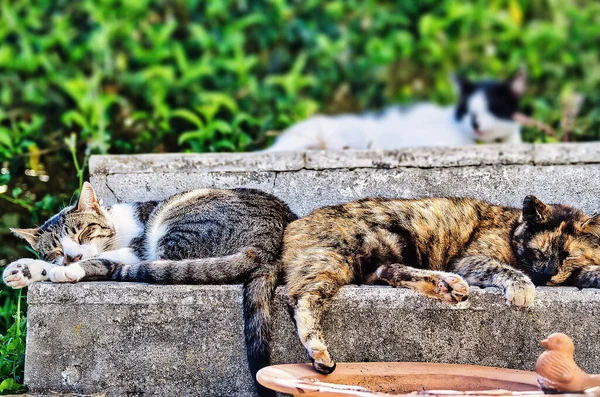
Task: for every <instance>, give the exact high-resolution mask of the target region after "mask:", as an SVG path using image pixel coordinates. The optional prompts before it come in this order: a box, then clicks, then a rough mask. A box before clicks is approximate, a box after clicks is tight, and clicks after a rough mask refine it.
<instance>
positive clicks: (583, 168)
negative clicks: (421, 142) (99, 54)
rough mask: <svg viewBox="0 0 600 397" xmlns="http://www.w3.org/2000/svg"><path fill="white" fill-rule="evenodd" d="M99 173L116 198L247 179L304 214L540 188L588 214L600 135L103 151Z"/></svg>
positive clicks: (98, 181)
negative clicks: (313, 148)
mask: <svg viewBox="0 0 600 397" xmlns="http://www.w3.org/2000/svg"><path fill="white" fill-rule="evenodd" d="M269 164H271V166H269ZM244 169H245V170H244ZM90 172H91V175H92V183H93V184H94V186H95V187H96V188H97V189H98V193H99V195H100V196H102V197H104V199H105V202H106V203H107V204H112V203H114V202H116V201H143V200H149V199H161V198H166V197H168V196H170V195H172V194H174V193H177V192H181V191H185V190H189V189H193V188H199V187H225V188H231V187H239V186H243V187H254V188H258V189H262V190H265V191H268V192H271V193H274V194H276V195H277V196H279V197H281V198H282V199H283V200H285V201H286V202H287V203H288V204H290V207H291V208H292V209H293V210H294V211H296V212H297V213H298V215H306V214H307V213H308V212H310V211H312V210H313V209H315V208H317V207H320V206H323V205H331V204H338V203H342V202H345V201H349V200H354V199H358V198H362V197H366V196H387V197H418V196H472V197H476V198H481V199H485V200H489V201H491V202H493V203H496V204H503V205H513V206H520V205H521V203H522V201H523V198H524V197H525V196H526V195H528V194H535V195H537V196H538V197H539V198H540V199H542V200H545V201H548V202H563V203H571V204H574V205H578V206H579V207H581V208H582V209H583V210H584V211H587V212H589V213H593V212H596V211H598V210H599V209H600V182H599V181H600V178H599V176H600V144H598V143H586V144H556V145H527V144H526V145H513V146H500V145H498V146H494V145H479V146H471V147H464V148H429V149H412V150H397V151H341V152H319V151H317V152H307V153H304V154H299V153H277V154H272V153H246V154H197V155H194V154H169V155H140V156H94V157H92V159H91V161H90Z"/></svg>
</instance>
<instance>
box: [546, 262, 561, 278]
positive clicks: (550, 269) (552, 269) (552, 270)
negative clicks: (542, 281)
mask: <svg viewBox="0 0 600 397" xmlns="http://www.w3.org/2000/svg"><path fill="white" fill-rule="evenodd" d="M544 274H545V275H546V276H556V274H558V268H557V267H556V266H555V265H554V263H548V264H547V265H546V267H545V268H544Z"/></svg>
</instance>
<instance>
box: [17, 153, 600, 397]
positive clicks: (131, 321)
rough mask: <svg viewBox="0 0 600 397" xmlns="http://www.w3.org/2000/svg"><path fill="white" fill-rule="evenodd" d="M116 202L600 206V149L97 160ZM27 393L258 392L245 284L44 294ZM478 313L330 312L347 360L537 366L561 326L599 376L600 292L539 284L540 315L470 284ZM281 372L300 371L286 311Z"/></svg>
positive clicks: (30, 348) (36, 304) (33, 333)
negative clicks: (265, 198)
mask: <svg viewBox="0 0 600 397" xmlns="http://www.w3.org/2000/svg"><path fill="white" fill-rule="evenodd" d="M90 172H91V175H92V183H93V184H94V187H95V188H96V189H97V191H98V193H99V195H100V197H102V198H103V199H104V200H105V202H106V203H107V204H111V203H114V202H116V201H138V200H150V199H161V198H166V197H168V196H170V195H172V194H174V193H177V192H181V191H185V190H190V189H193V188H200V187H221V188H231V187H241V186H245V187H255V188H259V189H263V190H265V191H268V192H271V193H274V194H276V195H277V196H279V197H280V198H282V199H283V200H285V201H286V202H287V203H288V204H290V207H291V208H292V209H293V210H294V211H296V212H297V213H298V214H299V215H304V214H306V213H308V212H310V211H311V210H313V209H314V208H316V207H319V206H323V205H330V204H336V203H341V202H345V201H349V200H354V199H358V198H362V197H366V196H387V197H416V196H472V197H475V198H481V199H486V200H489V201H491V202H493V203H497V204H503V205H515V206H520V205H521V203H522V200H523V198H524V197H525V196H526V195H527V194H535V195H537V196H538V197H540V198H541V199H542V200H545V201H548V202H563V203H569V204H572V205H576V206H579V207H580V208H582V209H583V210H585V211H587V212H589V213H593V212H597V211H598V210H599V209H600V144H599V143H594V144H591V143H586V144H557V145H519V146H495V145H489V146H472V147H463V148H451V149H443V148H436V149H432V148H429V149H411V150H399V151H343V152H307V153H244V154H187V155H183V154H169V155H139V156H93V157H92V158H91V159H90ZM28 299H29V304H30V306H29V314H28V316H29V317H28V341H27V343H28V344H27V357H26V374H25V378H26V383H27V385H28V386H29V387H30V389H31V391H32V392H33V393H41V394H47V393H50V392H64V393H67V392H69V393H87V394H92V393H107V394H108V395H124V394H129V395H142V394H147V395H161V396H171V395H173V396H192V395H193V396H197V395H206V396H252V395H253V386H252V382H251V379H250V375H249V373H248V370H247V366H246V358H245V351H244V344H243V337H242V314H241V287H240V286H152V285H144V284H128V283H120V284H115V283H82V284H75V285H53V284H46V283H44V284H37V285H33V286H32V287H31V288H30V291H29V296H28ZM469 302H470V307H469V308H457V307H456V306H450V305H447V304H444V303H440V302H437V301H433V300H430V299H428V298H426V297H424V296H421V295H418V294H416V293H413V292H412V291H408V290H403V289H393V288H389V287H351V286H350V287H346V288H344V289H343V290H342V291H341V293H340V294H339V295H338V296H337V298H336V300H335V301H334V304H333V306H332V308H331V310H330V311H329V312H328V314H327V315H326V319H325V330H326V333H327V334H326V335H327V341H328V343H329V347H330V349H331V352H332V353H333V354H334V356H335V357H336V358H337V359H338V360H340V361H432V362H447V363H465V364H482V365H491V366H499V367H507V368H516V369H527V370H531V369H533V365H534V362H535V359H536V358H537V356H538V354H539V353H540V352H541V351H542V349H541V347H539V346H538V343H539V341H540V340H541V339H542V338H543V337H545V336H547V335H548V334H550V333H552V332H555V331H562V332H565V333H568V334H570V335H571V336H573V337H574V339H575V343H576V345H577V351H576V359H577V360H578V362H579V363H580V365H581V366H582V367H583V368H584V369H585V370H587V371H591V372H596V373H598V372H600V338H599V336H600V335H599V334H600V327H598V320H597V318H598V315H599V314H600V290H583V291H578V290H576V289H572V288H538V295H537V300H536V302H535V306H534V308H532V309H531V310H517V309H513V308H510V307H508V306H507V305H506V304H505V303H504V299H503V297H502V295H501V294H500V292H499V291H496V290H492V289H490V290H479V289H476V288H474V289H473V290H472V293H471V299H470V300H469ZM275 309H276V310H275V311H276V313H275V319H274V328H275V335H274V342H273V358H274V362H275V363H292V362H303V361H305V356H304V351H303V349H302V347H301V345H300V343H299V342H298V340H297V336H296V333H295V330H294V328H293V325H292V321H291V320H290V319H289V317H288V314H287V310H286V307H285V299H284V291H283V290H282V289H280V290H279V291H278V296H277V300H276V303H275Z"/></svg>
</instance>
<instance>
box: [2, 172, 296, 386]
mask: <svg viewBox="0 0 600 397" xmlns="http://www.w3.org/2000/svg"><path fill="white" fill-rule="evenodd" d="M296 218H297V217H296V215H294V214H293V213H292V212H291V211H290V209H289V208H288V206H287V205H286V204H285V203H283V202H282V201H280V200H279V199H277V198H276V197H274V196H272V195H270V194H268V193H264V192H262V191H259V190H254V189H233V190H222V189H199V190H192V191H190V192H187V193H181V194H177V195H174V196H172V197H170V198H169V199H167V200H164V201H151V202H141V203H130V204H116V205H114V206H113V207H112V208H110V209H104V208H102V206H101V205H100V203H99V201H98V199H97V197H96V194H95V193H94V190H93V188H92V186H91V185H90V184H89V183H87V182H86V183H85V184H84V186H83V188H82V191H81V196H80V199H79V202H78V204H77V205H76V206H71V207H67V208H65V209H63V210H62V211H61V212H60V213H58V214H57V215H55V216H53V217H52V218H50V219H49V220H48V221H47V222H46V223H44V225H42V226H41V227H39V228H35V229H14V230H12V231H13V232H14V233H15V234H16V235H18V236H20V237H22V238H24V239H25V240H27V241H28V242H29V244H31V246H32V247H33V249H35V250H36V251H37V252H38V254H39V256H40V258H41V260H35V259H20V260H18V261H16V262H13V263H11V264H9V265H8V266H7V267H6V269H5V270H4V272H3V275H2V277H3V280H4V282H5V283H6V284H7V285H8V286H10V287H13V288H22V287H25V286H27V285H29V284H31V283H33V282H36V281H45V280H52V281H54V282H61V283H62V282H77V281H87V280H119V281H142V282H149V283H159V284H231V283H244V290H243V311H244V333H245V338H246V346H247V354H248V362H249V365H250V370H251V372H252V375H253V377H254V378H255V375H256V372H257V371H258V370H259V369H260V368H262V367H264V366H266V365H268V364H269V361H270V352H269V349H268V343H269V338H270V313H271V301H272V298H273V295H274V292H275V288H276V286H277V283H278V276H279V271H280V265H279V263H278V261H279V256H280V254H281V243H282V238H283V231H284V229H285V227H286V225H287V224H288V223H290V222H292V221H293V220H295V219H296ZM257 387H258V388H259V394H260V395H261V396H274V395H275V394H274V393H273V392H270V391H268V390H267V389H265V388H263V387H262V386H260V385H258V384H257Z"/></svg>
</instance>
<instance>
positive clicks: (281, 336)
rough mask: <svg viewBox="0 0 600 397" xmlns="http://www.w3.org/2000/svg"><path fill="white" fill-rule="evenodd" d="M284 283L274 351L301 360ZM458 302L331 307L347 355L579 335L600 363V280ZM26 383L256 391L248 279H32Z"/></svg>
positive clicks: (468, 355)
mask: <svg viewBox="0 0 600 397" xmlns="http://www.w3.org/2000/svg"><path fill="white" fill-rule="evenodd" d="M284 293H285V291H284V290H283V288H280V289H279V291H278V294H277V300H276V304H275V321H274V322H275V324H274V325H275V334H274V341H273V359H274V362H275V363H293V362H304V361H305V356H304V351H303V349H302V347H301V345H300V343H299V342H298V340H297V336H296V333H295V331H294V328H293V324H292V321H291V320H290V318H289V316H288V314H287V311H286V306H285V297H284ZM469 301H470V307H468V308H464V307H463V308H460V307H457V306H452V305H449V304H445V303H442V302H438V301H434V300H431V299H428V298H426V297H424V296H421V295H419V294H416V293H414V292H412V291H409V290H405V289H395V288H390V287H355V286H349V287H345V288H343V289H342V291H341V293H340V294H339V295H338V296H337V298H336V299H335V301H334V303H333V305H332V307H331V309H330V310H329V312H328V313H327V315H326V317H325V330H326V335H327V341H328V343H329V346H330V349H331V351H332V353H333V354H334V355H335V356H336V357H337V359H338V360H340V361H349V362H351V361H429V362H446V363H465V364H481V365H490V366H498V367H506V368H515V369H526V370H533V368H534V363H535V360H536V358H537V356H538V355H539V354H540V353H541V351H542V348H541V347H540V346H539V341H540V340H541V339H543V337H545V336H547V335H548V334H550V333H552V332H556V331H561V332H565V333H567V334H570V335H572V336H573V337H574V339H575V343H576V346H577V351H576V359H577V361H578V363H579V364H580V365H581V366H582V367H583V368H584V369H585V370H587V371H591V372H595V373H598V372H600V327H598V320H597V319H598V316H599V315H600V290H582V291H579V290H577V289H575V288H548V287H546V288H538V290H537V299H536V302H535V306H534V307H533V308H532V309H529V310H518V309H514V308H510V307H508V306H507V305H506V304H505V302H504V298H503V297H502V295H501V294H500V292H499V291H497V290H495V289H486V290H481V289H478V288H473V289H472V293H471V299H470V300H469ZM28 302H29V305H30V306H29V318H28V335H27V338H28V339H27V360H26V374H25V378H26V383H27V385H28V386H29V388H30V391H31V392H32V393H50V392H63V393H67V392H69V393H107V394H108V395H125V394H128V395H129V394H133V395H141V394H144V395H161V396H191V395H206V396H252V395H253V390H252V383H251V381H250V375H249V373H248V370H247V368H246V359H245V352H244V344H243V337H242V317H241V308H240V303H241V287H240V286H156V285H144V284H131V283H108V282H107V283H81V284H74V285H60V284H58V285H57V284H49V283H42V284H35V285H33V286H32V287H31V289H30V291H29V297H28Z"/></svg>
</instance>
